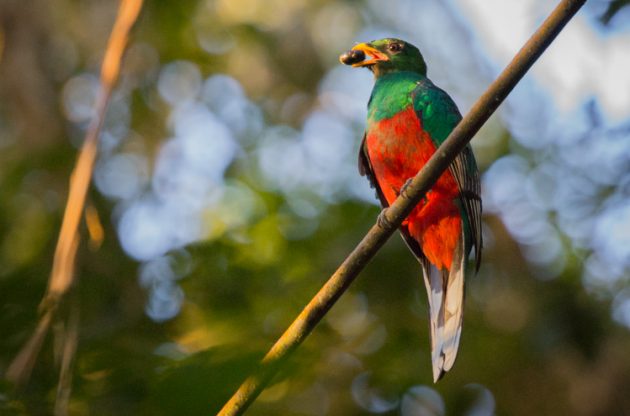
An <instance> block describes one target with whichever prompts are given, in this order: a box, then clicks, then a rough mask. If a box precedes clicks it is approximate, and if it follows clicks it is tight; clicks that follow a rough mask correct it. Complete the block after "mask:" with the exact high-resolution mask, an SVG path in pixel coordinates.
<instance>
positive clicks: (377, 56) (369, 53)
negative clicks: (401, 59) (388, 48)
mask: <svg viewBox="0 0 630 416" xmlns="http://www.w3.org/2000/svg"><path fill="white" fill-rule="evenodd" d="M352 50H353V51H361V52H363V53H365V56H366V58H368V59H364V60H363V61H361V62H356V63H354V64H352V66H353V67H355V68H356V67H360V66H368V65H373V64H375V63H377V62H383V61H389V58H388V57H387V55H385V54H384V53H383V52H381V51H379V50H378V49H376V48H375V47H373V46H371V45H369V44H367V43H359V44H358V45H356V46H355V47H354V48H352Z"/></svg>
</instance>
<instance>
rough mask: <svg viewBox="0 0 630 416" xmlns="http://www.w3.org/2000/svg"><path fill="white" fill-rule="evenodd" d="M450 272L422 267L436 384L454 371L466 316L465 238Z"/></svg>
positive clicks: (458, 247)
mask: <svg viewBox="0 0 630 416" xmlns="http://www.w3.org/2000/svg"><path fill="white" fill-rule="evenodd" d="M453 254H454V255H453V264H452V265H451V270H450V272H448V271H446V270H444V271H438V270H437V269H436V268H435V267H433V266H431V267H423V274H424V283H425V286H426V289H427V295H428V297H429V315H430V330H431V359H432V361H433V381H434V382H437V381H438V380H439V379H440V378H441V377H442V376H443V375H444V374H445V373H446V372H447V371H449V370H450V369H451V368H452V367H453V363H454V362H455V358H456V357H457V350H458V348H459V338H460V336H461V333H462V318H463V313H464V269H465V262H466V256H465V255H464V235H463V233H462V235H461V236H460V238H459V241H458V242H457V247H456V249H455V253H453Z"/></svg>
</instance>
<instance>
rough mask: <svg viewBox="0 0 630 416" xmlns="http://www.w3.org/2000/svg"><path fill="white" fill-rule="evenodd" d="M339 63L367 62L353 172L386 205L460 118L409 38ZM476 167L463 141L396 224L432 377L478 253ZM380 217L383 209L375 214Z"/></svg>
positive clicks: (440, 369) (447, 358)
mask: <svg viewBox="0 0 630 416" xmlns="http://www.w3.org/2000/svg"><path fill="white" fill-rule="evenodd" d="M340 60H341V62H342V63H344V64H346V65H352V66H353V67H367V68H368V69H370V70H371V71H372V72H373V73H374V78H375V84H374V89H373V90H372V95H371V97H370V101H369V102H368V117H367V128H366V131H365V135H364V136H363V141H362V143H361V149H360V152H359V172H360V173H361V174H362V175H367V177H368V178H369V180H370V182H371V184H372V186H373V187H374V188H375V189H376V193H377V196H378V198H379V200H380V202H381V204H382V205H383V207H384V208H387V207H388V206H389V205H390V204H391V203H393V202H394V200H395V199H396V198H397V197H398V195H399V194H400V193H401V191H402V190H403V189H404V187H405V185H406V183H407V181H408V180H409V179H410V178H413V177H414V176H415V175H416V173H418V171H419V170H420V169H421V168H422V167H423V166H424V164H425V163H426V162H427V161H428V160H429V158H430V157H431V156H432V155H433V153H435V150H436V149H437V147H438V146H439V145H440V144H441V143H442V142H443V141H444V140H445V139H446V137H447V136H448V135H449V133H450V132H451V130H453V128H454V127H455V125H456V124H457V123H458V122H459V121H460V120H461V115H460V113H459V111H458V109H457V106H456V105H455V103H454V102H453V100H452V99H451V97H449V95H448V94H447V93H446V92H444V91H443V90H441V89H440V88H438V87H436V86H435V85H434V84H433V83H432V82H431V81H430V80H429V79H428V78H427V67H426V64H425V62H424V59H423V57H422V55H421V53H420V51H419V50H418V48H416V47H415V46H413V45H411V44H409V43H407V42H404V41H402V40H399V39H381V40H377V41H373V42H370V43H361V44H358V45H356V46H355V47H354V48H352V49H351V50H350V51H348V52H346V53H345V54H343V55H342V56H341V57H340ZM479 194H480V185H479V171H478V169H477V164H476V162H475V157H474V155H473V153H472V150H471V148H470V147H466V148H465V149H464V151H463V152H462V153H460V154H459V156H457V158H456V159H455V161H454V162H453V163H452V164H451V166H450V168H449V169H448V170H447V171H445V172H444V173H443V174H442V176H440V178H439V179H438V181H437V182H436V184H435V185H434V186H433V188H432V189H431V190H430V191H429V192H428V193H427V194H426V196H425V198H424V199H423V200H422V201H420V202H419V203H418V205H417V206H416V207H415V208H414V210H413V211H412V212H411V214H409V216H408V217H407V219H405V220H404V221H403V223H402V225H401V227H400V232H401V234H402V237H403V239H404V240H405V242H406V243H407V245H408V246H409V249H410V250H411V251H412V252H413V254H414V255H415V256H416V258H417V259H418V260H419V262H420V264H421V265H422V271H423V275H424V283H425V286H426V289H427V294H428V297H429V315H430V333H431V358H432V361H433V379H434V381H435V382H437V381H438V380H439V379H440V378H441V377H442V376H443V375H444V374H445V373H446V372H447V371H449V370H450V369H451V367H452V366H453V363H454V361H455V357H456V356H457V349H458V346H459V338H460V335H461V330H462V316H463V310H464V277H465V274H466V270H467V268H466V265H467V259H468V256H469V254H470V253H471V251H472V249H473V248H474V249H475V265H476V268H475V270H478V269H479V264H480V260H481V245H482V244H481V198H480V196H479ZM381 218H383V217H381Z"/></svg>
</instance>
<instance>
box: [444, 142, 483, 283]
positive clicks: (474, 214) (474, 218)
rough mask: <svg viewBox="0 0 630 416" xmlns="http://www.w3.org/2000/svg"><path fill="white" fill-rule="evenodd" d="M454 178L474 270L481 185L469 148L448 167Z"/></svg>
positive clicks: (477, 262) (478, 258)
mask: <svg viewBox="0 0 630 416" xmlns="http://www.w3.org/2000/svg"><path fill="white" fill-rule="evenodd" d="M450 171H451V173H452V174H453V176H454V177H455V181H456V182H457V186H458V188H459V193H460V196H461V198H460V199H461V200H462V203H463V208H464V212H466V216H467V217H468V223H469V226H470V233H471V237H472V241H471V243H472V245H473V247H474V248H475V269H476V270H477V271H478V270H479V266H480V265H481V246H482V241H481V184H480V181H479V170H478V169H477V164H476V162H475V157H474V155H473V152H472V149H471V148H470V146H466V147H465V148H464V150H462V152H461V153H460V154H459V155H457V157H456V158H455V160H454V161H453V163H452V164H451V166H450Z"/></svg>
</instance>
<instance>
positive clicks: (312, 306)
mask: <svg viewBox="0 0 630 416" xmlns="http://www.w3.org/2000/svg"><path fill="white" fill-rule="evenodd" d="M585 2H586V0H563V1H561V2H560V4H558V6H557V7H556V8H555V10H554V11H553V12H552V13H551V15H550V16H549V17H548V18H547V19H546V20H545V21H544V22H543V24H542V25H541V26H540V27H539V28H538V30H537V31H536V32H535V33H534V35H533V36H532V37H531V38H530V39H529V40H528V41H527V43H526V44H525V45H524V46H523V48H521V50H520V51H519V52H518V54H517V55H516V56H515V57H514V58H513V59H512V61H511V62H510V64H509V65H508V66H507V67H506V68H505V70H504V71H503V72H502V73H501V75H499V77H498V78H497V79H496V80H495V81H494V82H493V83H492V84H491V85H490V87H488V89H487V90H486V92H485V93H484V94H483V95H482V96H481V97H480V98H479V99H478V100H477V102H476V103H475V105H474V106H473V107H472V108H471V110H470V112H469V113H468V114H467V115H466V117H464V118H463V119H462V121H461V122H460V123H459V124H458V125H457V127H456V128H455V129H454V130H453V131H452V132H451V134H450V135H449V137H448V138H447V139H446V141H445V142H444V143H443V144H442V145H441V146H440V147H439V148H438V149H437V151H436V152H435V154H434V155H433V157H431V159H430V160H429V161H428V162H427V164H426V165H425V166H424V167H423V168H422V170H421V171H420V172H419V173H418V174H417V175H416V176H415V177H414V178H413V180H412V182H411V183H410V185H409V186H408V187H407V192H405V193H403V194H401V196H400V197H399V198H398V199H397V200H396V201H395V202H394V203H393V204H392V205H391V206H390V207H389V209H388V210H387V211H386V214H385V215H386V219H387V222H388V223H389V225H388V226H384V227H382V228H381V227H380V226H378V225H374V226H372V228H371V229H370V231H369V232H368V233H367V235H366V236H365V237H364V238H363V240H362V241H361V242H360V243H359V245H358V246H357V247H356V248H355V249H354V250H353V251H352V253H350V255H349V256H348V257H347V258H346V259H345V260H344V262H343V263H342V264H341V266H339V268H338V269H337V271H335V273H334V274H333V275H332V276H331V277H330V279H329V280H328V281H327V282H326V284H324V286H323V287H322V288H321V289H320V291H319V292H318V293H317V294H316V295H315V297H314V298H313V299H312V300H311V301H310V302H309V303H308V305H307V306H306V307H305V308H304V309H303V310H302V312H301V313H300V315H299V316H298V317H297V319H295V321H293V323H292V324H291V325H290V326H289V328H288V329H287V330H286V331H285V332H284V334H282V336H281V337H280V338H279V339H278V341H276V343H275V344H274V345H273V347H272V348H271V349H270V350H269V352H268V353H267V355H265V357H264V358H263V360H262V362H261V364H260V367H259V369H258V371H257V372H256V373H255V374H253V375H251V376H249V377H248V378H247V379H246V380H245V381H244V382H243V384H241V386H240V387H239V388H238V390H237V391H236V393H234V395H233V396H232V397H231V398H230V400H228V402H227V403H226V404H225V405H224V406H223V408H222V409H221V410H220V411H219V413H218V414H219V415H220V416H228V415H230V416H231V415H240V414H242V413H243V412H245V410H247V408H248V407H249V406H250V405H251V404H252V402H253V401H254V400H255V399H256V397H258V395H259V394H260V392H261V391H262V390H263V389H264V388H265V386H266V385H267V384H268V383H269V381H270V380H271V379H272V377H273V376H274V375H275V374H276V372H277V370H278V368H279V367H280V366H281V365H282V364H283V363H284V362H285V361H286V359H287V358H288V356H289V355H290V354H291V352H293V351H294V350H295V349H296V348H297V347H298V346H299V345H300V344H301V343H302V341H304V339H305V338H306V337H307V336H308V334H310V332H311V331H312V330H313V328H314V327H315V326H316V325H317V323H318V322H319V321H320V320H321V319H322V318H323V317H324V315H325V314H326V313H327V312H328V310H329V309H330V308H331V307H332V306H333V304H334V303H335V302H336V301H337V299H339V297H340V296H341V295H342V294H343V292H344V291H345V290H346V289H347V288H348V287H349V286H350V284H351V283H352V281H353V280H354V279H355V278H356V277H357V275H358V274H359V272H361V270H363V268H364V267H365V265H366V264H367V263H368V262H369V261H370V260H371V259H372V257H374V255H375V254H376V253H377V252H378V250H379V249H380V248H381V246H383V244H384V243H385V241H387V239H388V238H389V237H390V236H391V235H392V234H393V233H394V231H395V230H396V229H397V228H398V227H399V226H400V224H401V223H402V221H403V219H404V218H406V217H407V215H409V213H410V212H411V211H412V210H413V208H414V207H415V206H416V204H417V203H418V202H419V201H420V200H421V199H422V197H423V196H424V195H425V194H426V192H427V191H429V190H430V189H431V187H432V186H433V184H434V183H435V181H436V180H437V179H438V178H439V176H440V175H441V174H442V172H444V171H445V170H446V169H447V168H448V166H449V165H450V164H451V162H452V161H453V160H454V159H455V157H456V156H457V154H458V153H459V152H460V151H461V150H462V149H463V148H464V147H465V146H466V144H467V143H468V142H469V141H470V140H471V139H472V137H473V136H474V135H475V133H477V131H478V130H479V129H480V128H481V126H482V125H483V124H484V123H485V122H486V120H488V118H489V117H490V115H492V113H494V111H495V110H496V109H497V107H498V106H499V104H501V102H503V100H504V99H505V97H507V95H508V94H509V93H510V91H512V89H513V88H514V87H515V86H516V84H517V83H518V82H519V81H520V79H521V78H522V77H523V75H525V73H526V72H527V71H528V70H529V68H530V67H531V66H532V65H533V64H534V62H535V61H536V60H537V59H538V57H539V56H540V55H541V54H542V53H543V52H544V50H545V49H546V48H547V47H548V46H549V45H550V44H551V42H552V41H553V40H554V39H555V37H556V36H557V35H558V33H560V31H561V30H562V28H564V26H565V25H566V24H567V23H568V21H569V20H571V18H572V17H573V16H574V15H575V13H577V11H578V10H579V9H580V8H581V7H582V5H583V4H584V3H585Z"/></svg>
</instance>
